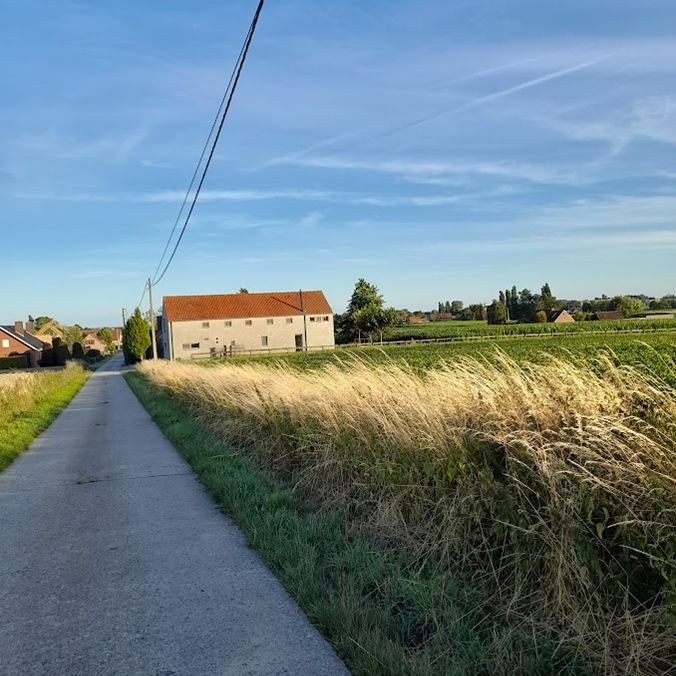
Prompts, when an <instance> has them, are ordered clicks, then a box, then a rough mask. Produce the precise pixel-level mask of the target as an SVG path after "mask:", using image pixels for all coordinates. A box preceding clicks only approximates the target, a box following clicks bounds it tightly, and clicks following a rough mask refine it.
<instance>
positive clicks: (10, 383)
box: [0, 364, 89, 471]
mask: <svg viewBox="0 0 676 676" xmlns="http://www.w3.org/2000/svg"><path fill="white" fill-rule="evenodd" d="M88 377H89V375H88V374H87V373H86V372H85V371H84V370H83V369H82V367H81V366H79V365H76V364H69V365H68V366H67V367H66V368H65V369H63V370H61V371H36V372H31V373H6V374H0V471H2V470H3V469H5V467H7V466H8V465H9V464H10V463H11V462H12V461H13V460H14V459H15V458H16V456H17V455H19V453H21V452H22V451H24V450H26V448H28V446H29V445H30V444H31V442H32V441H33V439H34V438H35V437H36V436H37V435H38V434H40V432H42V431H43V430H44V429H46V428H47V427H48V426H49V425H50V423H51V422H52V421H53V420H54V418H56V416H57V415H58V414H59V413H60V412H61V410H62V409H63V408H64V407H65V406H66V405H67V404H68V403H69V402H70V400H71V399H72V398H73V396H75V394H76V393H77V391H78V390H79V389H80V387H82V385H83V384H84V383H85V381H86V380H87V378H88Z"/></svg>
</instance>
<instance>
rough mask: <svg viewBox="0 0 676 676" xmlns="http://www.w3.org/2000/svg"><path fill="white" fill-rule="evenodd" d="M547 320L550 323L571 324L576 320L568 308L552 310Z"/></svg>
mask: <svg viewBox="0 0 676 676" xmlns="http://www.w3.org/2000/svg"><path fill="white" fill-rule="evenodd" d="M547 321H548V322H549V323H550V324H571V323H572V322H574V321H575V320H574V319H573V318H572V317H571V315H570V313H569V312H568V310H551V311H550V312H548V313H547Z"/></svg>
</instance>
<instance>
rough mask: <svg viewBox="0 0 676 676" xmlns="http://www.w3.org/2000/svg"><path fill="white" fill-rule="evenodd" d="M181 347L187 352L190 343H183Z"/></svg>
mask: <svg viewBox="0 0 676 676" xmlns="http://www.w3.org/2000/svg"><path fill="white" fill-rule="evenodd" d="M181 347H182V348H183V349H184V350H189V349H190V343H183V345H181Z"/></svg>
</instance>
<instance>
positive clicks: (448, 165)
mask: <svg viewBox="0 0 676 676" xmlns="http://www.w3.org/2000/svg"><path fill="white" fill-rule="evenodd" d="M289 164H294V165H297V166H305V167H318V168H322V169H344V170H359V171H375V172H381V173H386V174H395V175H397V176H399V177H401V178H403V179H404V180H406V181H410V182H412V183H427V184H430V185H463V184H464V183H466V180H464V178H463V177H466V176H467V175H468V174H480V175H484V176H495V177H498V178H509V179H519V180H526V181H530V182H533V183H543V184H549V185H578V184H581V183H585V182H587V180H588V179H585V177H584V176H583V174H582V172H581V171H580V170H579V168H565V167H564V168H562V167H561V166H560V165H559V166H551V165H546V164H532V163H531V164H529V163H524V162H517V161H501V162H500V161H495V162H489V161H457V162H442V161H425V160H416V159H399V160H397V159H393V160H368V159H357V158H345V157H309V158H298V159H295V160H290V161H289Z"/></svg>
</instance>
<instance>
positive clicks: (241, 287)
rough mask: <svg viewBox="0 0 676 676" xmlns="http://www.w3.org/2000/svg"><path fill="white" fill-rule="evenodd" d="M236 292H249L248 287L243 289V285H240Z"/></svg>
mask: <svg viewBox="0 0 676 676" xmlns="http://www.w3.org/2000/svg"><path fill="white" fill-rule="evenodd" d="M238 293H249V289H245V288H244V287H243V286H240V288H239V291H238Z"/></svg>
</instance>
